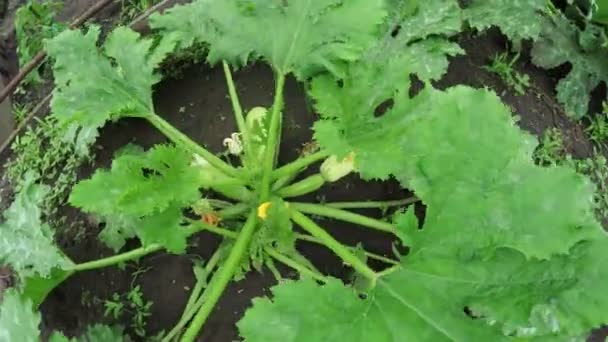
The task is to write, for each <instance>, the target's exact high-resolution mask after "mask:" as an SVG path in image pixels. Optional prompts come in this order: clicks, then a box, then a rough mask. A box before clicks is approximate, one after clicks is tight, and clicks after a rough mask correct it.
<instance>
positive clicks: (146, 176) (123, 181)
mask: <svg viewBox="0 0 608 342" xmlns="http://www.w3.org/2000/svg"><path fill="white" fill-rule="evenodd" d="M190 162H191V154H189V153H188V152H185V151H184V150H181V149H179V148H177V147H174V146H169V145H157V146H156V147H154V148H153V149H151V150H150V151H148V152H147V153H145V154H142V153H125V154H123V155H121V156H119V157H117V158H116V159H114V161H113V162H112V169H111V170H98V171H97V172H96V173H95V174H94V175H93V177H91V178H90V179H87V180H83V181H81V182H80V183H78V184H77V185H76V186H75V187H74V189H73V190H72V193H71V195H70V203H71V204H72V205H74V206H77V207H79V208H81V209H83V210H84V211H86V212H89V213H93V214H98V215H102V216H105V217H114V216H116V215H119V214H127V215H133V216H136V217H140V216H145V215H150V214H153V213H155V212H161V211H164V210H166V209H167V208H169V207H171V206H177V207H181V208H183V207H186V206H189V205H190V204H192V203H194V202H195V201H196V200H197V199H199V198H200V193H199V190H198V189H199V184H200V183H199V174H198V171H197V170H196V169H195V168H194V167H192V166H191V165H190Z"/></svg>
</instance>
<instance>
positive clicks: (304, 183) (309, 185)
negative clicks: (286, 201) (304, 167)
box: [277, 174, 325, 198]
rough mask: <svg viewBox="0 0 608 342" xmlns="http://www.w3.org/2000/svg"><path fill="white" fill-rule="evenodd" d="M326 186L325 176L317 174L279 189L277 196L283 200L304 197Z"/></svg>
mask: <svg viewBox="0 0 608 342" xmlns="http://www.w3.org/2000/svg"><path fill="white" fill-rule="evenodd" d="M324 184H325V179H324V178H323V176H321V175H320V174H316V175H312V176H310V177H307V178H304V179H303V180H301V181H299V182H296V183H293V184H290V185H288V186H286V187H284V188H282V189H279V190H278V191H277V195H279V196H280V197H282V198H290V197H298V196H303V195H306V194H309V193H311V192H315V191H317V190H319V189H320V188H321V187H322V186H323V185H324Z"/></svg>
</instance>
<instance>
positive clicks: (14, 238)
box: [0, 174, 71, 280]
mask: <svg viewBox="0 0 608 342" xmlns="http://www.w3.org/2000/svg"><path fill="white" fill-rule="evenodd" d="M25 177H26V178H25V179H24V181H23V183H22V188H21V189H20V191H19V192H18V193H17V195H16V197H15V200H14V202H13V203H12V204H11V206H10V207H9V208H8V209H7V210H6V211H5V212H4V223H1V224H0V264H3V265H7V266H10V267H11V268H12V270H13V271H15V272H16V273H17V275H18V276H19V277H20V279H22V280H25V278H27V277H29V276H40V277H43V278H45V277H48V276H49V275H50V274H51V270H52V269H54V268H63V267H66V266H69V265H70V264H71V261H70V260H69V259H68V258H67V257H65V256H64V255H63V253H62V252H61V251H60V250H59V248H58V247H57V246H56V245H55V242H54V240H53V231H52V230H51V227H49V225H48V224H46V223H43V222H42V219H41V210H40V207H39V206H40V205H41V203H42V201H43V199H44V196H45V194H46V192H47V191H48V188H47V187H46V186H43V185H37V184H35V183H34V181H35V177H33V176H32V175H29V174H28V175H26V176H25Z"/></svg>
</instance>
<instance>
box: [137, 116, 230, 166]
mask: <svg viewBox="0 0 608 342" xmlns="http://www.w3.org/2000/svg"><path fill="white" fill-rule="evenodd" d="M145 118H146V119H147V120H148V121H149V122H150V123H151V124H152V125H153V126H154V127H156V128H157V129H158V130H159V131H161V132H162V133H163V134H164V135H166V136H167V137H168V138H169V139H170V140H171V141H173V142H174V143H176V144H178V145H182V146H183V147H185V148H186V149H188V150H189V151H191V152H192V153H196V154H198V155H199V156H201V157H203V158H204V159H205V160H206V161H207V162H209V164H211V165H212V166H213V167H215V168H216V169H218V170H220V171H222V172H223V173H225V174H226V175H228V176H231V177H237V178H238V176H239V174H240V173H239V171H238V170H237V169H235V168H234V167H232V166H230V165H228V164H227V163H225V162H224V161H223V160H221V159H220V158H219V157H218V156H216V155H215V154H213V153H211V152H209V151H207V150H206V149H205V148H203V147H202V146H200V145H199V144H197V143H195V142H194V141H192V139H190V138H189V137H187V136H186V135H185V134H184V133H182V132H180V131H179V130H178V129H176V128H175V127H173V125H171V124H170V123H168V122H167V121H165V120H164V119H163V118H161V117H160V116H158V115H156V114H151V115H147V116H145Z"/></svg>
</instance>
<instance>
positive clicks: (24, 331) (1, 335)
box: [0, 289, 40, 342]
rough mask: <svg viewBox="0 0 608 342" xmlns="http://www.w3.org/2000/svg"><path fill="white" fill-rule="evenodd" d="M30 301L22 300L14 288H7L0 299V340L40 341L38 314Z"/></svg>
mask: <svg viewBox="0 0 608 342" xmlns="http://www.w3.org/2000/svg"><path fill="white" fill-rule="evenodd" d="M33 308H34V306H33V305H32V303H31V301H29V300H24V299H22V298H21V296H20V295H19V292H17V290H15V289H9V290H7V291H6V292H4V294H3V295H2V300H1V301H0V341H7V342H8V341H22V342H38V341H40V337H39V331H38V326H39V325H40V314H39V313H37V312H35V311H34V309H33Z"/></svg>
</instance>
